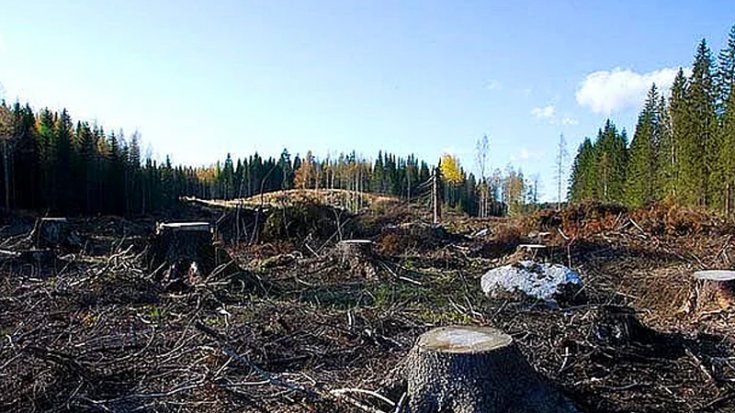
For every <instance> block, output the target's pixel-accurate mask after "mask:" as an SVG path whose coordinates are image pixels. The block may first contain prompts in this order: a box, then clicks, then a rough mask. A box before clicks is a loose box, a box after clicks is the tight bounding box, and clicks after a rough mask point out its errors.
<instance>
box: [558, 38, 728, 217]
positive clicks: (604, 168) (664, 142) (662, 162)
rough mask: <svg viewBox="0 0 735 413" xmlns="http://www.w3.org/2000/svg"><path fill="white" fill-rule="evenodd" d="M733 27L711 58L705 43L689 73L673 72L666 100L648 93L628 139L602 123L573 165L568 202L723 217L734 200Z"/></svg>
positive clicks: (654, 90) (654, 91)
mask: <svg viewBox="0 0 735 413" xmlns="http://www.w3.org/2000/svg"><path fill="white" fill-rule="evenodd" d="M734 83H735V26H733V28H732V29H731V30H730V33H729V36H728V41H727V44H726V45H725V47H724V48H723V50H722V51H721V52H720V53H719V55H718V57H717V59H715V58H714V57H713V55H712V52H711V50H710V49H709V47H708V46H707V42H706V40H704V39H703V40H702V41H701V42H700V43H699V45H698V46H697V49H696V54H695V57H694V62H693V65H692V68H691V73H690V74H688V75H687V74H686V73H685V71H684V70H683V69H681V68H680V69H679V71H678V73H677V75H676V77H675V79H674V82H673V84H672V86H671V92H670V95H669V96H663V94H662V93H661V92H660V91H659V89H658V88H657V87H656V85H655V84H654V85H652V86H651V88H650V90H649V91H648V94H647V97H646V100H645V103H644V105H643V109H642V110H641V112H640V114H639V116H638V120H637V123H636V126H635V132H634V134H633V139H632V140H631V141H630V143H629V142H628V136H627V134H626V131H625V130H622V131H619V130H618V128H617V127H616V126H615V124H614V123H613V122H612V121H611V120H608V121H607V122H606V123H605V125H604V126H603V127H602V128H601V129H600V130H599V131H598V133H597V137H596V139H594V141H593V140H592V139H590V138H586V139H585V140H584V141H583V142H582V144H581V145H580V146H579V149H578V151H577V155H576V157H575V159H574V163H573V165H572V173H571V176H570V187H569V198H570V200H571V201H585V200H598V201H603V202H616V203H622V204H626V205H629V206H631V207H641V206H644V205H648V204H651V203H654V202H659V201H669V202H675V203H678V204H681V205H685V206H697V207H702V208H707V209H710V210H713V211H718V212H722V213H725V214H732V213H733V201H734V200H735V199H734V198H735V90H733V84H734Z"/></svg>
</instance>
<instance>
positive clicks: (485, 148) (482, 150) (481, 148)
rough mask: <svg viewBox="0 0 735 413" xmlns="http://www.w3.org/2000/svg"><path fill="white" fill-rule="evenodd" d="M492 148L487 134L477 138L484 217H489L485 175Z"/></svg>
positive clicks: (476, 156)
mask: <svg viewBox="0 0 735 413" xmlns="http://www.w3.org/2000/svg"><path fill="white" fill-rule="evenodd" d="M489 150H490V144H489V143H488V139H487V135H483V136H482V138H481V139H478V140H477V144H476V146H475V162H476V163H477V168H478V169H479V170H480V208H479V215H480V217H482V218H484V217H487V215H488V213H487V203H488V192H489V191H488V185H487V177H486V176H485V169H486V168H487V158H488V152H489Z"/></svg>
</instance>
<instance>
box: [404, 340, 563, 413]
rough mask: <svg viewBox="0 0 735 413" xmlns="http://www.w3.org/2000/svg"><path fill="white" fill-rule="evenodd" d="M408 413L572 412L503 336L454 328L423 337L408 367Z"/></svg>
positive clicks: (409, 359)
mask: <svg viewBox="0 0 735 413" xmlns="http://www.w3.org/2000/svg"><path fill="white" fill-rule="evenodd" d="M404 366H405V367H404V369H405V370H404V373H403V374H404V375H405V378H406V382H407V390H406V393H407V400H408V403H407V410H406V411H407V412H408V413H441V412H452V413H521V412H523V413H552V412H553V413H572V412H577V411H578V410H576V408H575V407H574V406H573V405H572V404H571V402H569V401H568V400H567V399H566V398H565V397H564V396H563V395H562V394H561V393H559V392H558V391H556V390H555V389H554V388H553V387H551V386H550V385H548V384H546V383H545V382H544V380H543V379H542V378H541V377H540V376H539V375H538V373H536V371H534V370H533V368H532V367H531V366H530V365H529V364H528V362H527V361H526V360H525V359H524V357H523V355H522V354H521V352H520V351H519V350H518V349H517V347H516V346H515V344H514V342H513V338H512V337H511V336H509V335H507V334H504V333H503V332H501V331H499V330H496V329H493V328H487V327H473V326H452V327H440V328H436V329H433V330H431V331H429V332H427V333H425V334H423V335H421V337H419V339H418V342H417V343H416V345H415V346H414V347H413V349H412V350H411V352H410V353H409V355H408V358H407V359H406V360H405V363H404Z"/></svg>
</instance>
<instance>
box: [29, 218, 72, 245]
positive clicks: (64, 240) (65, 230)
mask: <svg viewBox="0 0 735 413" xmlns="http://www.w3.org/2000/svg"><path fill="white" fill-rule="evenodd" d="M32 237H33V245H34V246H35V247H36V248H54V247H59V246H69V245H70V244H74V242H73V241H74V240H73V239H72V238H73V237H72V231H71V227H70V225H69V221H68V220H67V219H66V218H52V217H43V218H40V219H39V220H38V221H37V222H36V225H35V227H34V229H33V233H32Z"/></svg>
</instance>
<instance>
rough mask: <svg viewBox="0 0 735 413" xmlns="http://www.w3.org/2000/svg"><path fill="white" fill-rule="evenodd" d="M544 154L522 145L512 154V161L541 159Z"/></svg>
mask: <svg viewBox="0 0 735 413" xmlns="http://www.w3.org/2000/svg"><path fill="white" fill-rule="evenodd" d="M542 157H543V156H542V155H541V154H540V153H536V152H532V151H530V150H529V149H528V148H527V147H525V146H524V147H522V148H521V149H519V150H518V152H517V153H515V154H513V155H511V156H510V160H511V161H512V162H523V161H530V160H534V161H536V160H540V159H541V158H542Z"/></svg>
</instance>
